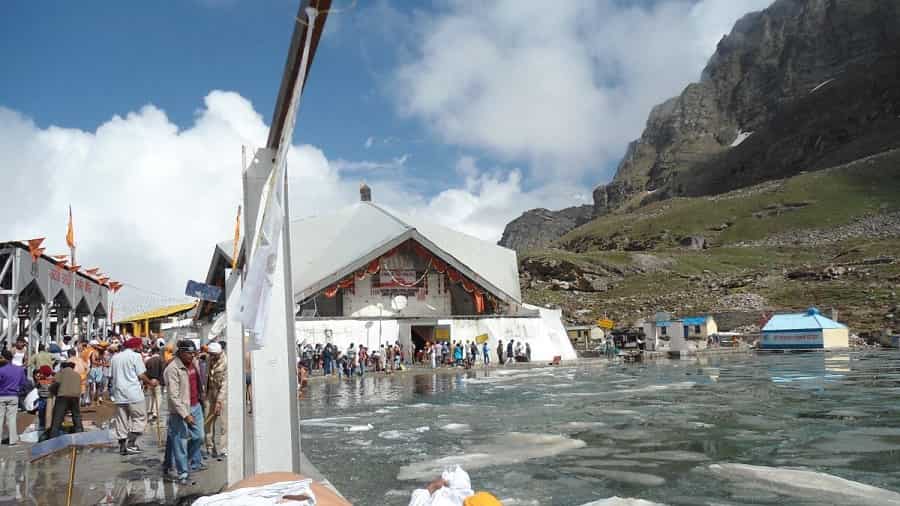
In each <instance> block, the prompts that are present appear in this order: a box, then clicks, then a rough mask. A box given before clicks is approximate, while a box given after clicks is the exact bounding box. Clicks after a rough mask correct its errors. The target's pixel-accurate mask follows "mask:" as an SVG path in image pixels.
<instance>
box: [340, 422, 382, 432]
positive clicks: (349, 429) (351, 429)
mask: <svg viewBox="0 0 900 506" xmlns="http://www.w3.org/2000/svg"><path fill="white" fill-rule="evenodd" d="M374 428H375V427H373V426H372V424H371V423H367V424H365V425H351V426H349V427H346V428H344V432H365V431H367V430H372V429H374Z"/></svg>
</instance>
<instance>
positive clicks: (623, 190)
mask: <svg viewBox="0 0 900 506" xmlns="http://www.w3.org/2000/svg"><path fill="white" fill-rule="evenodd" d="M898 147H900V1H898V0H776V1H775V2H774V3H773V4H772V5H771V6H770V7H769V8H767V9H765V10H764V11H760V12H755V13H750V14H747V15H746V16H744V17H743V18H741V19H740V20H739V21H738V22H737V23H736V24H735V26H734V28H733V29H732V31H731V33H730V34H728V35H727V36H725V37H723V38H722V40H721V41H720V42H719V44H718V46H717V48H716V51H715V53H714V54H713V56H712V57H711V58H710V60H709V62H708V64H707V66H706V68H705V69H704V71H703V73H702V75H701V79H700V81H699V82H697V83H692V84H690V85H688V86H687V87H686V88H685V89H684V91H683V92H682V93H681V94H680V95H679V96H677V97H674V98H672V99H669V100H667V101H665V102H663V103H662V104H659V105H657V106H656V107H654V108H653V109H652V110H651V111H650V114H649V116H648V118H647V124H646V127H645V129H644V132H643V133H642V134H641V137H640V138H639V139H637V140H635V141H633V142H632V143H630V144H629V146H628V149H627V151H626V153H625V156H624V157H623V159H622V161H621V163H620V164H619V167H618V169H617V171H616V175H615V177H614V178H613V180H612V181H611V182H610V183H609V184H606V185H602V186H599V187H597V188H596V189H595V190H594V192H593V198H594V206H593V212H592V214H593V217H594V218H596V217H599V216H603V215H605V214H607V213H609V212H611V211H614V210H617V209H621V208H623V207H625V206H626V205H628V206H631V207H635V206H638V205H641V204H646V203H649V202H652V201H655V200H662V199H666V198H669V197H673V196H699V195H713V194H719V193H723V192H727V191H730V190H734V189H737V188H743V187H747V186H751V185H754V184H758V183H760V182H763V181H767V180H771V179H778V178H784V177H789V176H792V175H795V174H797V173H799V172H802V171H807V170H819V169H824V168H828V167H833V166H837V165H841V164H844V163H848V162H851V161H853V160H858V159H861V158H863V157H866V156H869V155H872V154H875V153H882V152H885V151H887V150H890V149H894V148H898ZM585 221H586V220H585ZM580 224H581V223H580V222H578V220H573V219H570V218H567V217H564V216H562V215H560V216H557V215H555V214H554V213H553V212H550V211H547V210H534V211H529V212H528V213H525V214H524V215H523V216H522V217H520V218H518V219H517V220H515V221H514V222H512V223H510V225H509V226H508V227H507V230H506V231H505V232H504V235H503V237H504V238H503V240H501V244H504V245H508V246H509V247H513V248H515V249H517V250H519V251H520V252H521V251H523V250H524V249H528V248H533V247H539V246H544V245H546V244H547V243H549V242H550V241H552V240H555V239H556V238H558V237H560V236H561V235H563V234H564V233H566V232H567V231H568V230H564V229H565V228H566V227H571V228H570V229H569V230H571V229H572V228H575V227H576V226H578V225H580Z"/></svg>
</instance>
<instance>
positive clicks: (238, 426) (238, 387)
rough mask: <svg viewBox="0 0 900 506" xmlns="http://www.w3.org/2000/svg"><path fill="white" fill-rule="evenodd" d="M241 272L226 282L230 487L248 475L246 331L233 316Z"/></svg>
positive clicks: (239, 296) (227, 412)
mask: <svg viewBox="0 0 900 506" xmlns="http://www.w3.org/2000/svg"><path fill="white" fill-rule="evenodd" d="M240 303H241V273H240V271H237V270H233V271H230V272H228V273H227V278H226V281H225V313H226V320H227V322H228V323H227V326H226V327H225V343H226V346H225V349H226V353H227V357H228V368H227V369H226V374H227V381H228V389H227V392H228V399H227V400H226V403H225V411H226V413H225V416H226V418H227V422H228V423H227V427H228V453H229V455H230V456H229V458H228V468H227V483H228V485H229V486H231V485H234V484H235V483H237V482H238V481H241V480H243V479H244V478H245V476H246V475H245V470H244V413H245V412H246V408H245V406H244V388H245V387H246V385H245V384H244V332H243V329H242V327H241V324H240V322H238V321H237V320H235V319H233V318H232V315H234V314H236V313H237V312H238V310H239V309H240Z"/></svg>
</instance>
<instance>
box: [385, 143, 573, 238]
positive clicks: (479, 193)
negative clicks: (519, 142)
mask: <svg viewBox="0 0 900 506" xmlns="http://www.w3.org/2000/svg"><path fill="white" fill-rule="evenodd" d="M457 170H459V171H460V172H462V173H465V174H466V177H465V183H464V184H463V186H462V187H460V188H451V189H447V190H445V191H443V192H441V193H439V194H438V195H436V196H434V197H433V198H431V199H429V200H428V201H426V202H419V203H417V204H415V205H412V206H406V207H403V206H399V207H398V206H396V205H391V207H394V208H396V209H398V210H400V211H404V212H407V213H413V212H414V213H416V215H418V216H422V217H423V218H425V219H427V220H429V221H432V222H435V223H440V224H442V225H445V226H447V227H450V228H454V229H456V230H459V231H461V232H465V233H467V234H469V235H473V236H475V237H480V238H482V239H486V240H489V241H491V242H496V241H499V240H500V236H501V235H502V234H503V229H504V227H505V226H506V224H507V223H509V222H510V221H512V220H513V219H515V218H517V217H518V216H519V215H520V214H521V213H522V212H523V211H525V210H527V209H533V208H536V207H547V208H551V209H560V208H563V207H568V206H572V205H579V204H584V203H587V202H585V201H583V200H578V199H576V200H574V201H573V196H574V195H578V194H581V195H584V188H578V187H577V186H575V185H570V184H565V183H555V184H550V185H542V186H540V187H537V188H535V189H532V190H526V189H524V188H523V184H522V182H523V181H522V179H523V178H522V173H521V171H520V170H518V169H516V170H511V171H501V170H494V171H491V170H485V169H484V168H479V167H478V166H477V165H476V161H475V160H474V159H472V158H471V157H462V158H460V160H459V162H458V163H457ZM389 204H393V203H389Z"/></svg>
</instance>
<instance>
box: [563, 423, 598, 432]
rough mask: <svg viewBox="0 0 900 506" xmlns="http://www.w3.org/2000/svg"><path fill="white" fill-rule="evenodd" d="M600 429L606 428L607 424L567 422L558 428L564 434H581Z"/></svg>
mask: <svg viewBox="0 0 900 506" xmlns="http://www.w3.org/2000/svg"><path fill="white" fill-rule="evenodd" d="M598 427H606V424H605V423H603V422H567V423H564V424H562V425H559V426H558V428H559V430H561V431H563V432H581V431H587V430H591V429H595V428H598Z"/></svg>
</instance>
